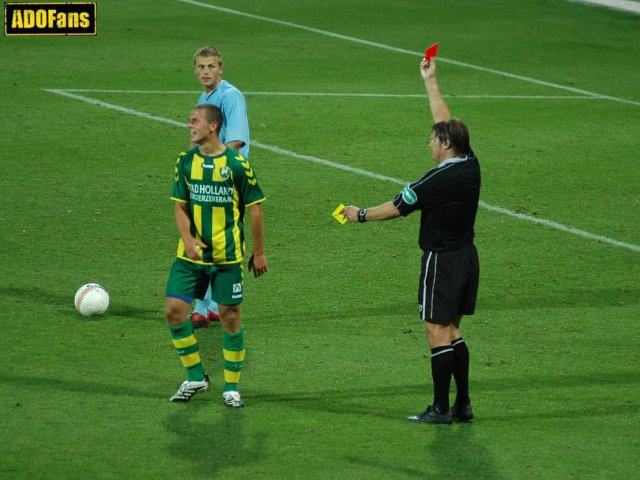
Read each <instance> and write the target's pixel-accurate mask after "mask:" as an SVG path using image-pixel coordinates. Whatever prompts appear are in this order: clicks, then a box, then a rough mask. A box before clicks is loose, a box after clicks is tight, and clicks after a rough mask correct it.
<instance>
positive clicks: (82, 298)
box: [74, 283, 109, 317]
mask: <svg viewBox="0 0 640 480" xmlns="http://www.w3.org/2000/svg"><path fill="white" fill-rule="evenodd" d="M74 301H75V304H76V310H78V312H79V313H80V314H81V315H84V316H86V317H90V316H91V315H101V314H103V313H104V312H106V311H107V307H109V294H108V293H107V291H106V290H105V289H104V288H102V287H101V286H100V285H98V284H97V283H87V284H86V285H83V286H81V287H80V288H79V289H78V291H77V292H76V297H75V300H74Z"/></svg>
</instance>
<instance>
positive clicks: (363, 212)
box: [358, 208, 367, 223]
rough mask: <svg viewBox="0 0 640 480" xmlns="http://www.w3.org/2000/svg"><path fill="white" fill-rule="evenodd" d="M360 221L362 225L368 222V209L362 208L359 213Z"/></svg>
mask: <svg viewBox="0 0 640 480" xmlns="http://www.w3.org/2000/svg"><path fill="white" fill-rule="evenodd" d="M358 221H359V222H360V223H364V222H366V221H367V209H366V208H361V209H360V210H359V211H358Z"/></svg>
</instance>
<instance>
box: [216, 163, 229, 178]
mask: <svg viewBox="0 0 640 480" xmlns="http://www.w3.org/2000/svg"><path fill="white" fill-rule="evenodd" d="M219 173H220V178H221V179H222V181H225V180H228V179H229V177H230V176H231V171H230V170H229V167H227V166H226V165H225V166H224V167H220V170H219Z"/></svg>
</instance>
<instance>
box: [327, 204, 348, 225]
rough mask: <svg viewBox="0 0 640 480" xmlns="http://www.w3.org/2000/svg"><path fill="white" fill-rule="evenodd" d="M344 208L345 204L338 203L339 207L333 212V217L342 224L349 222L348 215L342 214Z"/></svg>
mask: <svg viewBox="0 0 640 480" xmlns="http://www.w3.org/2000/svg"><path fill="white" fill-rule="evenodd" d="M343 208H344V205H343V204H340V205H338V208H336V209H335V210H334V211H333V213H332V214H331V215H333V218H335V219H336V220H338V221H339V222H340V223H341V224H343V225H344V224H345V223H347V222H348V220H347V217H345V216H344V215H342V214H341V213H340V212H341V211H342V209H343Z"/></svg>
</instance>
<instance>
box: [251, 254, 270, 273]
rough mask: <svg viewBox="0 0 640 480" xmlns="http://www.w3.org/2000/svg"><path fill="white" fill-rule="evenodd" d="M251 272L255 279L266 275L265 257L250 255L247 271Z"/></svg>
mask: <svg viewBox="0 0 640 480" xmlns="http://www.w3.org/2000/svg"><path fill="white" fill-rule="evenodd" d="M252 270H253V275H254V276H255V277H259V276H260V275H264V274H265V273H267V257H265V256H264V255H254V254H252V255H251V258H249V271H252Z"/></svg>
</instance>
